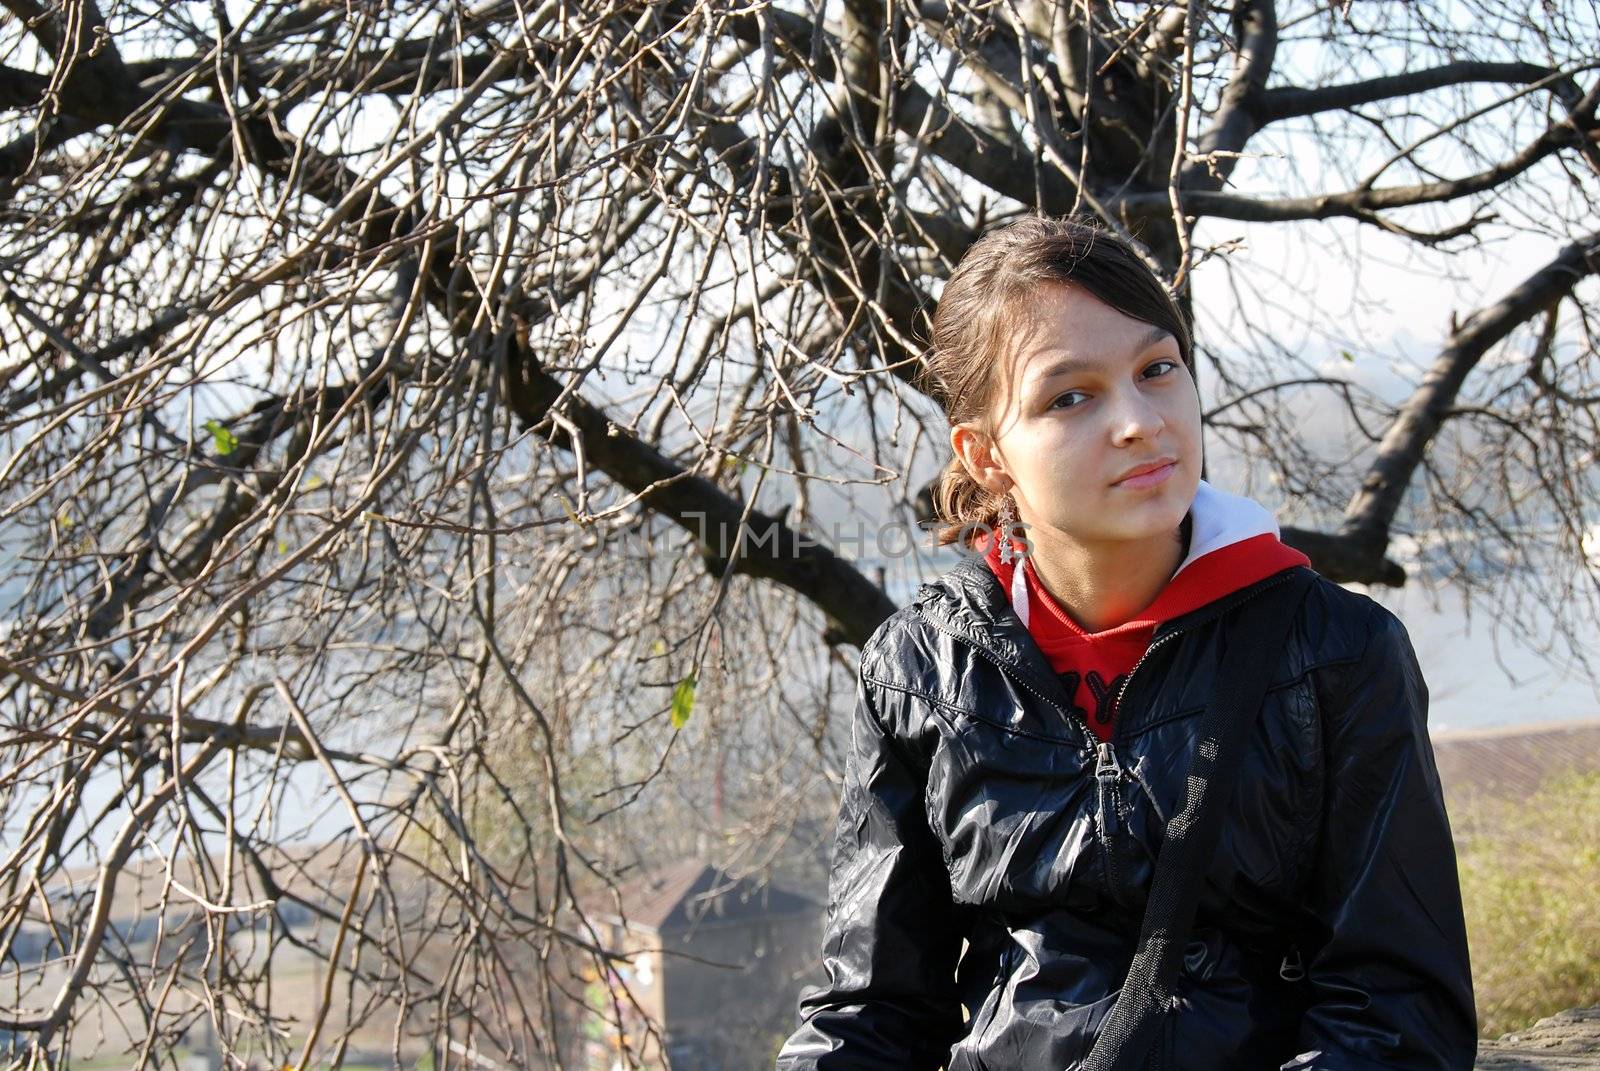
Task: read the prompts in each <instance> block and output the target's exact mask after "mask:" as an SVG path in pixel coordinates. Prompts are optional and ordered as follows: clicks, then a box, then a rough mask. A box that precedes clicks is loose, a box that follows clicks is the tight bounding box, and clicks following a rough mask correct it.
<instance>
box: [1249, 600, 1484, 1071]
mask: <svg viewBox="0 0 1600 1071" xmlns="http://www.w3.org/2000/svg"><path fill="white" fill-rule="evenodd" d="M1367 635H1368V640H1367V647H1366V650H1365V652H1364V654H1363V656H1362V658H1361V659H1360V661H1359V662H1357V663H1356V664H1355V665H1353V666H1352V667H1351V668H1350V670H1349V676H1348V677H1347V678H1346V680H1347V681H1348V688H1347V690H1346V692H1345V695H1344V696H1343V699H1342V701H1340V702H1336V703H1335V704H1334V705H1333V706H1332V707H1331V708H1330V709H1328V710H1326V711H1325V712H1324V726H1325V729H1324V756H1323V758H1324V761H1325V763H1326V769H1327V780H1326V788H1325V796H1324V801H1323V802H1324V806H1325V808H1326V810H1325V813H1324V818H1323V829H1322V846H1321V851H1320V854H1319V857H1318V859H1317V861H1316V865H1315V867H1314V869H1313V877H1312V879H1311V886H1310V889H1309V893H1310V895H1309V904H1308V907H1309V910H1310V912H1311V915H1312V929H1313V933H1314V935H1316V937H1317V938H1319V939H1325V940H1323V942H1322V944H1321V946H1320V948H1317V949H1316V950H1315V951H1314V952H1311V951H1310V948H1309V947H1308V949H1307V954H1306V959H1305V963H1306V979H1307V981H1308V983H1309V985H1310V987H1311V991H1310V1000H1311V1005H1310V1008H1309V1010H1308V1011H1307V1013H1306V1015H1305V1017H1304V1018H1303V1020H1302V1022H1301V1027H1300V1034H1299V1049H1300V1055H1299V1056H1296V1057H1295V1058H1294V1059H1292V1060H1290V1061H1289V1062H1288V1063H1285V1064H1283V1065H1282V1068H1281V1071H1290V1069H1293V1071H1380V1069H1382V1071H1404V1069H1414V1071H1422V1069H1428V1071H1471V1069H1472V1067H1473V1065H1474V1063H1475V1062H1476V1057H1477V1049H1478V1040H1477V1037H1478V1028H1477V1014H1476V1009H1475V1006H1474V999H1473V993H1472V969H1471V964H1470V960H1469V957H1468V953H1467V934H1466V923H1465V920H1464V917H1463V915H1462V909H1461V887H1460V879H1459V877H1458V875H1457V870H1456V857H1455V847H1454V845H1453V843H1452V841H1451V836H1450V823H1449V819H1448V817H1447V815H1446V813H1445V805H1444V796H1443V793H1442V791H1441V789H1440V786H1439V774H1438V770H1437V768H1436V767H1435V765H1434V756H1433V747H1432V745H1431V744H1430V742H1429V740H1428V725H1427V722H1428V688H1427V685H1426V683H1425V682H1424V681H1423V678H1422V671H1421V669H1420V667H1419V666H1418V665H1417V657H1416V652H1415V651H1414V650H1413V648H1412V645H1411V639H1410V636H1409V635H1408V634H1407V632H1406V629H1405V626H1404V625H1403V624H1402V623H1401V622H1400V620H1399V619H1398V618H1396V617H1395V616H1394V614H1392V613H1390V612H1389V610H1387V609H1386V608H1384V607H1383V606H1381V605H1378V604H1373V608H1372V615H1371V617H1370V619H1369V622H1368V633H1367ZM1315 943H1316V942H1315V941H1312V942H1310V945H1311V946H1314V945H1315Z"/></svg>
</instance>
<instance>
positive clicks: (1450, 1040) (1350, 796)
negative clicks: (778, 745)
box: [777, 556, 1477, 1071]
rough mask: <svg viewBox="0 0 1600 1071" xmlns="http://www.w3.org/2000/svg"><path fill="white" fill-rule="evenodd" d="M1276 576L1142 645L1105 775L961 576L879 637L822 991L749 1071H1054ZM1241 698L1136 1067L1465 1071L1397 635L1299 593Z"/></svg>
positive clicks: (1137, 896)
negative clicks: (1225, 638)
mask: <svg viewBox="0 0 1600 1071" xmlns="http://www.w3.org/2000/svg"><path fill="white" fill-rule="evenodd" d="M1294 568H1303V566H1294ZM1287 575H1288V573H1287V571H1285V572H1280V573H1277V574H1274V575H1273V576H1269V577H1267V578H1266V579H1265V580H1262V581H1259V582H1257V583H1255V584H1251V585H1249V586H1248V587H1244V588H1240V589H1239V590H1237V591H1235V592H1233V593H1232V594H1230V595H1228V596H1225V597H1224V598H1222V599H1219V600H1217V601H1216V602H1213V603H1211V604H1209V605H1207V606H1204V607H1201V608H1199V609H1197V610H1194V611H1192V612H1190V613H1188V614H1185V615H1183V616H1181V617H1177V618H1174V619H1172V620H1170V621H1167V622H1164V623H1163V624H1161V625H1160V626H1159V627H1158V628H1157V630H1156V633H1155V636H1154V639H1153V640H1152V642H1151V645H1150V648H1149V650H1148V651H1147V652H1146V654H1145V655H1144V656H1143V657H1142V658H1141V659H1140V660H1139V663H1138V665H1137V666H1135V667H1134V669H1133V671H1132V672H1131V673H1130V674H1129V676H1128V678H1127V680H1126V684H1125V688H1124V692H1123V696H1122V700H1121V704H1120V706H1119V707H1118V709H1117V712H1116V717H1115V722H1114V731H1113V737H1112V740H1111V742H1110V744H1107V745H1102V744H1101V743H1100V741H1099V740H1098V738H1096V737H1095V736H1094V735H1093V734H1092V732H1091V730H1090V729H1089V727H1088V725H1087V724H1086V723H1085V722H1084V721H1083V720H1082V716H1081V715H1080V714H1076V713H1074V712H1073V711H1074V708H1073V707H1072V704H1071V702H1070V700H1068V699H1067V698H1066V693H1065V691H1064V689H1063V687H1062V684H1061V682H1060V680H1059V679H1058V678H1057V677H1056V676H1055V674H1054V673H1053V672H1052V670H1051V668H1050V666H1049V663H1048V662H1047V661H1046V660H1045V657H1044V655H1043V653H1042V652H1041V651H1040V650H1039V648H1038V645H1037V644H1036V643H1034V641H1033V638H1032V637H1031V636H1030V635H1029V634H1028V632H1027V629H1026V628H1025V627H1024V626H1023V624H1022V622H1021V621H1020V620H1018V618H1017V616H1016V614H1015V613H1014V612H1013V610H1012V609H1011V606H1010V603H1009V601H1008V600H1007V598H1006V594H1005V592H1004V591H1003V590H1002V589H1001V587H1000V584H999V582H998V581H997V580H996V579H995V578H994V575H993V573H991V572H990V570H989V569H988V567H987V566H986V565H985V564H984V563H983V561H982V560H981V559H980V558H978V557H976V556H969V557H966V558H964V559H963V560H962V561H961V562H960V563H959V564H958V565H956V566H954V567H953V568H951V569H950V570H949V571H948V572H946V573H945V574H944V575H943V576H941V577H940V578H939V579H937V580H935V581H933V582H931V583H928V584H924V585H923V586H922V588H921V589H920V590H919V591H918V593H917V596H916V598H915V601H914V602H913V604H912V605H910V606H908V607H905V608H904V609H901V610H899V611H898V612H896V613H895V614H894V615H893V616H891V617H890V618H889V619H888V620H886V621H885V622H884V623H883V624H882V625H880V626H879V627H878V628H877V630H876V631H875V632H874V633H873V635H872V636H871V638H870V639H869V640H868V642H867V644H866V646H865V647H864V648H863V650H862V655H861V663H860V670H859V678H858V682H857V693H856V697H857V703H856V711H855V718H854V722H853V733H852V744H851V750H850V753H849V757H848V762H847V766H846V771H845V785H844V793H843V798H842V800H841V804H840V811H839V822H838V827H837V832H836V834H835V840H834V857H833V864H832V872H831V878H830V889H829V898H828V899H829V904H828V913H827V922H826V931H825V936H824V940H823V945H822V956H823V966H824V969H825V972H826V979H827V980H826V981H825V982H823V983H821V984H817V985H808V986H807V987H806V988H805V989H803V990H802V991H801V994H800V1001H799V1009H798V1010H799V1014H800V1022H799V1025H798V1028H797V1029H796V1030H795V1031H794V1033H793V1034H792V1035H791V1036H790V1037H789V1039H788V1040H787V1042H786V1043H785V1044H784V1046H783V1048H782V1050H781V1051H780V1053H779V1055H778V1060H777V1068H778V1071H812V1069H815V1071H875V1069H878V1068H882V1069H884V1071H890V1069H893V1071H915V1069H929V1071H931V1069H934V1068H937V1067H941V1066H943V1067H948V1068H949V1071H1071V1069H1073V1068H1078V1067H1080V1066H1081V1064H1082V1061H1083V1060H1084V1058H1085V1056H1086V1055H1087V1053H1088V1051H1089V1048H1090V1046H1091V1045H1092V1044H1093V1042H1094V1039H1095V1037H1096V1035H1097V1033H1098V1031H1099V1029H1100V1024H1101V1022H1102V1021H1103V1019H1104V1018H1105V1016H1106V1015H1107V1014H1108V1012H1109V1011H1110V1008H1111V1006H1112V1004H1113V1002H1114V1001H1115V999H1116V996H1117V993H1118V991H1119V987H1120V985H1121V983H1122V979H1123V978H1124V977H1125V975H1126V973H1127V969H1128V965H1129V963H1130V961H1131V960H1132V958H1133V953H1134V943H1135V940H1136V938H1137V935H1138V931H1139V923H1140V920H1141V918H1142V916H1143V911H1144V905H1145V897H1146V894H1147V892H1148V890H1149V887H1150V884H1151V881H1152V878H1153V873H1154V871H1153V863H1154V859H1155V855H1156V852H1157V850H1158V848H1159V846H1160V843H1161V837H1162V830H1163V828H1164V826H1163V819H1164V817H1166V816H1170V815H1172V814H1174V813H1175V812H1176V810H1177V807H1178V806H1179V803H1180V801H1181V796H1182V791H1183V777H1184V773H1185V771H1186V770H1187V768H1188V766H1189V761H1190V758H1191V756H1192V754H1193V750H1194V745H1195V741H1194V733H1195V729H1196V727H1197V725H1198V722H1199V717H1200V714H1201V712H1202V709H1203V707H1204V704H1205V702H1206V699H1207V697H1208V696H1209V694H1210V692H1211V689H1212V683H1213V680H1212V679H1213V675H1214V673H1215V672H1216V667H1217V664H1218V654H1219V637H1220V636H1221V635H1222V633H1223V630H1224V629H1226V628H1227V627H1228V626H1229V623H1230V622H1231V621H1233V620H1235V616H1234V615H1235V614H1237V613H1248V612H1249V610H1250V606H1251V601H1250V600H1251V597H1252V596H1254V595H1256V594H1258V593H1259V592H1261V591H1262V590H1264V589H1265V588H1266V587H1268V586H1269V585H1271V584H1273V583H1274V582H1278V581H1281V580H1283V579H1284V578H1286V577H1287ZM1270 680H1271V683H1270V685H1269V689H1268V692H1267V697H1266V700H1265V704H1264V706H1263V707H1262V709H1261V715H1260V718H1259V721H1258V723H1257V725H1256V726H1255V729H1254V731H1253V737H1252V739H1251V741H1250V744H1249V748H1248V750H1247V752H1246V753H1245V756H1244V759H1243V763H1242V766H1241V768H1240V775H1239V780H1238V782H1237V787H1236V788H1235V790H1234V796H1233V799H1232V802H1231V804H1230V807H1229V810H1228V813H1227V817H1226V823H1225V825H1224V828H1223V831H1222V836H1221V839H1220V842H1219V845H1218V849H1217V852H1216V855H1215V859H1214V862H1213V864H1212V866H1211V869H1210V871H1209V873H1208V875H1207V880H1206V885H1205V887H1204V889H1203V891H1202V894H1201V898H1200V902H1199V907H1198V909H1197V911H1196V915H1195V923H1194V928H1193V930H1192V931H1191V936H1190V942H1189V945H1188V948H1187V952H1186V961H1185V964H1184V968H1183V970H1182V972H1181V974H1180V977H1179V978H1178V979H1177V981H1176V984H1175V995H1174V998H1173V1005H1172V1014H1170V1015H1169V1016H1168V1017H1167V1024H1168V1025H1167V1028H1166V1030H1165V1033H1164V1036H1163V1037H1162V1039H1161V1041H1160V1042H1159V1043H1158V1045H1157V1046H1156V1050H1155V1052H1154V1054H1153V1056H1152V1066H1156V1067H1161V1068H1165V1069H1178V1068H1181V1069H1183V1071H1253V1069H1258V1068H1263V1069H1276V1068H1293V1069H1296V1071H1302V1069H1304V1071H1313V1069H1315V1071H1379V1069H1382V1071H1397V1069H1407V1068H1411V1069H1422V1068H1430V1069H1449V1071H1469V1069H1470V1068H1472V1066H1473V1064H1474V1062H1475V1058H1476V1052H1477V1025H1476V1014H1475V1009H1474V1002H1473V993H1472V978H1471V969H1470V965H1469V962H1468V955H1467V940H1466V930H1465V924H1464V921H1463V917H1462V910H1461V894H1460V888H1459V885H1458V879H1457V873H1456V859H1455V851H1454V847H1453V844H1452V841H1451V836H1450V826H1449V820H1448V818H1447V816H1446V814H1445V806H1444V801H1443V797H1442V794H1441V792H1440V787H1439V777H1438V772H1437V770H1436V768H1435V766H1434V758H1433V751H1432V748H1431V746H1430V744H1429V741H1428V732H1427V702H1428V689H1427V686H1426V684H1425V683H1424V681H1423V679H1422V674H1421V671H1420V670H1419V668H1418V666H1417V660H1416V655H1415V653H1414V651H1413V649H1412V646H1411V641H1410V638H1409V636H1408V635H1407V633H1406V630H1405V627H1404V626H1403V625H1402V624H1401V623H1400V621H1399V620H1398V619H1397V618H1396V617H1395V616H1394V615H1393V614H1392V613H1390V612H1389V611H1388V610H1387V609H1385V608H1384V607H1383V606H1382V605H1380V604H1379V603H1377V602H1374V601H1373V600H1372V599H1369V598H1368V597H1366V596H1365V595H1361V594H1358V593H1355V592H1351V591H1347V590H1345V589H1344V588H1341V587H1339V586H1338V585H1337V584H1334V583H1332V582H1331V581H1328V580H1327V579H1325V578H1322V577H1320V576H1319V577H1317V578H1316V581H1315V583H1314V584H1313V585H1312V587H1311V589H1310V594H1309V595H1308V596H1307V598H1306V600H1305V602H1304V604H1303V605H1302V607H1301V610H1300V613H1299V615H1298V617H1297V619H1296V621H1295V624H1294V626H1293V629H1292V632H1291V635H1290V636H1289V641H1288V643H1287V645H1286V647H1285V651H1284V654H1283V656H1282V658H1281V660H1280V662H1279V664H1277V665H1276V666H1274V667H1273V670H1272V673H1271V678H1270ZM963 939H965V942H966V945H965V950H963ZM964 1011H965V1016H966V1019H965V1021H964V1015H963V1012H964Z"/></svg>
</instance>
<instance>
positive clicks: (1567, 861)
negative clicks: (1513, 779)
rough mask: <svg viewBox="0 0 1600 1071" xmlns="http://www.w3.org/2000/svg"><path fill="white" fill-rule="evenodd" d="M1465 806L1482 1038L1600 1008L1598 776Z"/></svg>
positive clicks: (1466, 889)
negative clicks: (1566, 1013) (1573, 1010)
mask: <svg viewBox="0 0 1600 1071" xmlns="http://www.w3.org/2000/svg"><path fill="white" fill-rule="evenodd" d="M1457 808H1458V809H1459V810H1460V811H1461V814H1460V815H1459V816H1458V815H1457V813H1456V810H1454V809H1453V810H1452V812H1451V825H1452V826H1453V827H1454V828H1455V830H1456V833H1457V835H1458V837H1459V839H1460V844H1459V845H1458V850H1457V858H1458V861H1459V864H1460V868H1461V896H1462V901H1463V906H1464V907H1465V909H1466V919H1467V940H1468V943H1469V945H1470V947H1471V953H1472V976H1473V987H1474V989H1475V991H1476V994H1477V1003H1478V1029H1479V1033H1480V1035H1481V1036H1483V1037H1488V1038H1495V1037H1499V1036H1500V1035H1502V1034H1504V1033H1506V1032H1507V1031H1511V1030H1518V1029H1521V1028H1523V1027H1526V1026H1529V1025H1531V1024H1532V1023H1533V1022H1534V1021H1536V1020H1538V1019H1541V1018H1543V1017H1544V1016H1546V1015H1553V1014H1554V1013H1556V1012H1558V1011H1562V1010H1563V1009H1566V1008H1573V1007H1581V1006H1586V1005H1592V1004H1600V832H1597V831H1600V773H1593V772H1582V773H1580V772H1569V773H1565V774H1562V775H1559V776H1556V777H1552V778H1551V779H1550V780H1548V781H1546V782H1545V783H1544V784H1543V785H1542V786H1541V787H1540V788H1539V789H1538V790H1537V791H1536V792H1534V793H1532V794H1531V795H1523V796H1516V797H1512V798H1493V797H1479V798H1475V799H1473V800H1470V801H1467V802H1465V803H1464V804H1457Z"/></svg>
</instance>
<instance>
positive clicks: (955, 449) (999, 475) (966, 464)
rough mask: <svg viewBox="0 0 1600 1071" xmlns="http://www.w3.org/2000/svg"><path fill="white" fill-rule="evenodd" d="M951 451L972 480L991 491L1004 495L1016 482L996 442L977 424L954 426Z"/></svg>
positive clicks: (951, 428) (951, 435)
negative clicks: (1007, 468) (1007, 469)
mask: <svg viewBox="0 0 1600 1071" xmlns="http://www.w3.org/2000/svg"><path fill="white" fill-rule="evenodd" d="M950 451H951V453H953V454H954V455H955V456H956V458H957V459H958V460H959V461H960V462H961V467H962V468H964V469H966V470H967V474H968V475H969V476H971V477H972V478H973V479H974V480H976V481H977V482H978V483H979V484H981V485H982V486H984V487H986V488H988V489H989V490H991V491H994V492H996V493H1000V492H1003V491H1005V490H1007V489H1008V488H1010V487H1011V486H1012V484H1014V483H1015V482H1016V481H1015V480H1013V479H1012V478H1011V474H1010V473H1009V472H1007V471H1006V466H1005V460H1004V458H1002V457H1001V456H1000V453H999V450H998V449H997V448H996V446H995V444H994V440H993V439H991V438H990V437H989V435H988V434H987V433H986V432H984V430H983V429H982V428H979V427H978V426H976V425H975V424H966V423H963V424H953V425H951V427H950Z"/></svg>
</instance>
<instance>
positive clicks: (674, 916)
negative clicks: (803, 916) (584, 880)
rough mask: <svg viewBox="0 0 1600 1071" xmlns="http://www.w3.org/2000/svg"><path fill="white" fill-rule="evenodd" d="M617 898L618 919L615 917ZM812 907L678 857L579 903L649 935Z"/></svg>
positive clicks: (765, 885)
mask: <svg viewBox="0 0 1600 1071" xmlns="http://www.w3.org/2000/svg"><path fill="white" fill-rule="evenodd" d="M618 900H620V901H621V905H622V914H621V915H619V914H618V913H617V902H618ZM815 907H816V905H815V904H814V903H813V902H812V901H811V900H809V899H807V898H806V897H804V896H799V895H797V894H795V893H792V892H789V891H788V890H786V889H781V888H779V887H777V886H775V885H773V884H771V883H770V882H758V881H756V880H755V879H753V878H750V877H744V878H735V877H732V876H731V875H729V874H728V873H727V872H725V871H723V870H721V869H719V868H718V867H715V866H712V865H711V864H709V863H707V862H705V861H704V860H700V859H681V860H679V861H677V862H675V863H669V864H667V865H666V866H661V867H657V868H655V869H653V870H649V871H646V872H644V873H642V874H640V875H638V876H637V877H634V878H632V879H630V880H628V881H626V882H623V883H622V884H621V885H619V886H618V887H617V895H616V897H615V898H613V896H612V895H611V893H610V892H609V891H606V892H602V893H601V894H599V895H597V896H594V897H590V898H588V899H586V900H585V903H584V909H585V911H586V912H587V913H589V914H591V915H596V916H600V917H603V918H607V919H611V920H613V921H616V922H621V923H624V924H626V925H627V926H628V927H629V928H630V929H635V930H648V931H652V932H655V933H666V932H671V931H676V930H687V929H692V928H693V927H695V926H699V925H706V924H710V923H722V922H742V921H753V920H755V919H758V918H768V917H772V916H774V915H793V914H799V913H801V912H805V911H810V910H812V909H814V908H815Z"/></svg>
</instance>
